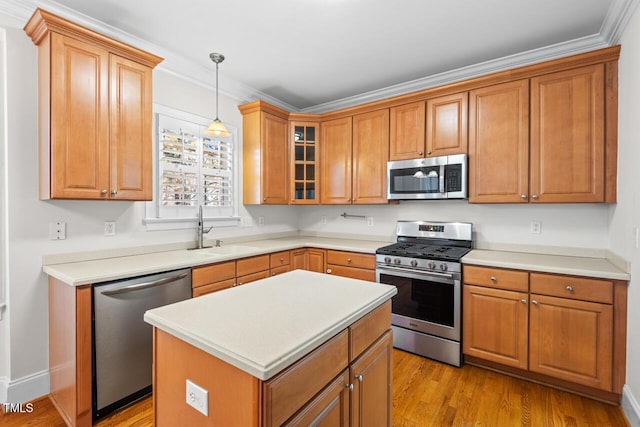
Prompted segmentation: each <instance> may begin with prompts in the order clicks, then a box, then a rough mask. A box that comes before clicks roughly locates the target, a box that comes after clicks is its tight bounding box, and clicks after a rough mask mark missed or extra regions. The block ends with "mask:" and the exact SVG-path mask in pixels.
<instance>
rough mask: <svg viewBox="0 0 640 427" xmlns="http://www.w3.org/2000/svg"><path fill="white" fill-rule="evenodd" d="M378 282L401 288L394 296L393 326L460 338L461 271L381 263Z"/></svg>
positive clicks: (453, 338) (392, 301) (443, 336)
mask: <svg viewBox="0 0 640 427" xmlns="http://www.w3.org/2000/svg"><path fill="white" fill-rule="evenodd" d="M376 281H377V282H378V283H385V284H388V285H394V286H396V287H397V289H398V293H397V295H395V296H394V297H393V298H392V299H391V313H392V314H391V323H392V324H393V325H395V326H400V327H402V328H407V329H412V330H416V331H420V332H423V333H426V334H430V335H435V336H438V337H441V338H447V339H450V340H454V341H460V335H461V334H460V330H461V326H460V324H461V319H460V299H461V285H460V275H459V273H438V272H429V271H416V270H409V269H405V268H399V267H390V266H378V267H377V268H376Z"/></svg>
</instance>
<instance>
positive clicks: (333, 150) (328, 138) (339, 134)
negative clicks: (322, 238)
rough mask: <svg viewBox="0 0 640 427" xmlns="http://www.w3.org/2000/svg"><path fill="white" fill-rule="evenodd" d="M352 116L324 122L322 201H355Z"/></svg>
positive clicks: (343, 202)
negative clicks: (352, 195) (352, 173)
mask: <svg viewBox="0 0 640 427" xmlns="http://www.w3.org/2000/svg"><path fill="white" fill-rule="evenodd" d="M352 126H353V123H352V119H351V117H345V118H343V119H336V120H329V121H326V122H322V124H321V128H320V131H321V133H322V137H321V138H320V139H321V140H322V153H321V156H322V157H321V161H320V167H321V171H322V173H321V174H320V186H321V187H322V193H321V194H320V201H321V203H322V204H323V205H331V204H334V205H336V204H337V205H344V204H349V203H351V151H352V145H353V141H352Z"/></svg>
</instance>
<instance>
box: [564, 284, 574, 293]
mask: <svg viewBox="0 0 640 427" xmlns="http://www.w3.org/2000/svg"><path fill="white" fill-rule="evenodd" d="M565 289H566V290H567V291H569V292H573V286H571V285H567V287H566V288H565Z"/></svg>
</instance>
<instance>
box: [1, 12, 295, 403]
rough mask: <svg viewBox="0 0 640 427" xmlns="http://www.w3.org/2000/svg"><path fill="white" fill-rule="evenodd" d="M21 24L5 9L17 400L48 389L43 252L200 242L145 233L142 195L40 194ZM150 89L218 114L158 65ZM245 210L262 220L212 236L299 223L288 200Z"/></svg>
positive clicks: (4, 362) (207, 97) (11, 363)
mask: <svg viewBox="0 0 640 427" xmlns="http://www.w3.org/2000/svg"><path fill="white" fill-rule="evenodd" d="M23 25H24V22H22V23H16V22H13V21H12V20H10V19H8V18H6V17H4V16H2V15H0V26H2V27H5V28H6V29H7V54H8V61H7V62H8V71H7V74H8V88H7V89H8V90H7V110H8V120H7V123H8V125H7V128H8V140H7V145H8V161H7V164H8V171H7V172H8V183H9V194H8V197H7V198H6V200H7V201H8V203H7V205H8V206H7V208H8V236H7V238H8V243H9V253H8V270H9V283H8V291H9V292H8V311H7V313H6V314H7V315H6V316H5V318H4V319H3V320H2V321H1V322H0V389H2V388H3V387H2V386H3V384H2V377H3V376H5V377H7V378H8V381H9V395H8V399H10V400H12V401H16V400H22V399H31V398H34V397H37V396H39V395H42V394H46V393H48V373H47V369H48V307H47V298H48V297H47V279H46V276H45V275H44V274H43V273H42V272H41V267H42V256H43V255H45V254H52V253H64V252H80V251H86V250H99V249H109V248H118V247H127V246H145V245H155V244H163V243H176V242H185V241H195V231H193V230H176V231H153V232H147V231H146V229H145V227H144V226H143V225H142V219H143V217H144V214H145V204H144V203H143V202H103V201H41V200H39V199H38V160H37V159H38V150H37V147H38V144H37V137H38V130H37V123H38V121H37V111H38V105H37V86H38V85H37V55H36V47H35V46H34V45H33V43H32V42H31V40H30V39H29V38H28V37H27V36H26V34H25V33H24V32H23V31H22V26H23ZM203 61H208V58H207V57H206V56H205V58H204V59H203ZM212 81H213V76H212ZM153 89H154V102H155V103H159V104H163V105H167V106H171V107H174V108H178V109H181V110H184V111H187V112H190V113H194V114H198V115H201V116H205V117H214V115H215V94H214V92H212V91H210V90H207V89H205V88H202V87H200V86H195V85H193V84H190V83H187V82H185V81H183V80H180V79H178V78H176V77H174V76H172V75H170V74H168V73H166V72H162V71H158V70H156V71H155V72H154V85H153ZM237 104H238V102H237V101H236V100H233V99H230V98H227V97H224V96H221V97H220V117H221V119H223V120H224V121H225V122H227V123H229V124H230V125H233V126H235V127H237V128H238V129H240V130H241V115H240V113H239V111H238V109H237ZM240 214H241V215H243V216H252V217H257V216H264V217H265V225H264V226H261V227H258V226H251V227H233V228H223V229H214V230H213V231H212V232H211V233H210V235H209V236H208V237H227V236H242V235H255V234H267V233H273V232H286V231H292V230H294V231H295V230H297V228H296V217H295V212H294V211H292V210H290V209H287V208H286V207H271V208H270V207H249V209H244V208H241V212H240ZM106 220H116V229H117V235H116V236H114V237H105V236H104V235H103V223H104V221H106ZM54 221H64V222H66V223H67V239H66V240H61V241H53V240H49V239H48V224H49V223H50V222H54ZM255 223H257V220H256V221H255ZM8 325H10V327H8ZM25 381H26V382H25ZM29 381H31V385H29V384H28V383H29ZM25 384H26V385H25ZM13 386H15V387H13ZM23 386H25V387H26V388H25V387H23ZM12 387H13V388H12ZM0 397H2V396H0Z"/></svg>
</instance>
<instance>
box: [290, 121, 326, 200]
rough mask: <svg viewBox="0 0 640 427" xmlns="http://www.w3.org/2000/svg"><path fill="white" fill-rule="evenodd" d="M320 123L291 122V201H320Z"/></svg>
mask: <svg viewBox="0 0 640 427" xmlns="http://www.w3.org/2000/svg"><path fill="white" fill-rule="evenodd" d="M319 137H320V125H319V123H314V122H295V121H294V122H291V135H290V138H291V139H290V141H291V159H292V162H291V203H292V204H317V203H319V201H320V193H319V188H318V183H319V182H320V180H319V179H318V171H319V170H320V169H319V161H320V153H319V151H318V150H319V148H320V147H319V145H320V144H319V141H318V138H319Z"/></svg>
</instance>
